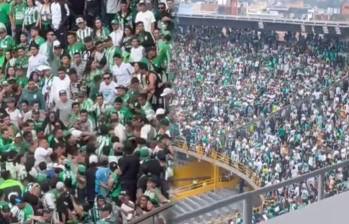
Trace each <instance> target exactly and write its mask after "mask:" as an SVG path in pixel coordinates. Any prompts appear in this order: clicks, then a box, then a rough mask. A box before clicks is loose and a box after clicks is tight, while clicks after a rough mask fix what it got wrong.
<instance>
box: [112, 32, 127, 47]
mask: <svg viewBox="0 0 349 224" xmlns="http://www.w3.org/2000/svg"><path fill="white" fill-rule="evenodd" d="M123 35H124V32H123V31H122V29H118V30H115V31H113V32H111V33H110V34H109V36H110V38H111V39H112V41H113V45H114V46H115V47H120V45H121V41H122V37H123Z"/></svg>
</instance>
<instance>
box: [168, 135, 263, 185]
mask: <svg viewBox="0 0 349 224" xmlns="http://www.w3.org/2000/svg"><path fill="white" fill-rule="evenodd" d="M174 145H175V146H176V147H175V150H176V151H177V152H181V153H185V154H187V155H191V156H194V157H196V158H198V159H200V160H205V161H207V162H210V163H215V165H217V166H219V167H221V168H224V169H226V170H229V171H231V172H232V173H234V174H236V175H237V176H239V177H240V178H242V179H244V180H245V181H246V182H247V183H248V184H249V185H250V186H251V187H252V188H253V189H258V188H259V187H261V186H262V181H261V180H260V178H259V177H258V175H257V174H256V173H255V172H254V171H253V170H252V169H250V168H249V167H247V166H246V165H244V164H243V163H240V162H235V161H232V160H231V159H230V158H229V156H227V155H223V154H221V153H218V152H217V151H216V150H214V149H212V150H211V151H210V153H208V154H206V153H205V151H204V149H203V147H202V146H201V145H197V146H195V150H194V149H193V150H189V148H188V145H187V144H186V142H185V141H184V140H183V139H177V140H176V141H174Z"/></svg>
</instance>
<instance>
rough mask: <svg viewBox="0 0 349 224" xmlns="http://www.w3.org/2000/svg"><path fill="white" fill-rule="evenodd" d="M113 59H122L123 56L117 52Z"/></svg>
mask: <svg viewBox="0 0 349 224" xmlns="http://www.w3.org/2000/svg"><path fill="white" fill-rule="evenodd" d="M113 58H122V55H121V54H120V53H118V52H116V53H115V54H114V56H113Z"/></svg>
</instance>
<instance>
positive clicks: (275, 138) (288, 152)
mask: <svg viewBox="0 0 349 224" xmlns="http://www.w3.org/2000/svg"><path fill="white" fill-rule="evenodd" d="M177 37H178V39H177V40H176V43H175V44H176V48H175V49H174V55H175V56H176V58H177V63H178V64H181V65H182V67H181V68H180V69H181V71H180V72H178V77H177V81H176V92H177V94H178V98H177V99H176V100H177V101H176V102H175V103H176V105H178V107H177V108H182V109H181V110H179V111H178V113H179V115H180V126H181V132H182V134H183V136H184V137H185V138H186V141H187V143H188V145H189V147H190V148H195V146H196V145H202V146H203V148H204V149H205V152H206V153H210V151H211V150H212V149H215V150H217V151H218V152H220V153H222V154H225V155H228V156H229V157H230V159H231V160H232V161H235V162H241V163H243V164H245V165H246V166H248V167H249V168H251V169H252V170H254V171H255V172H256V174H257V175H258V176H259V177H260V178H261V180H262V185H272V184H275V183H278V182H280V181H283V180H286V179H289V178H292V177H296V176H298V175H301V174H304V173H307V172H309V171H312V170H315V169H318V168H320V167H324V166H328V165H331V164H335V163H338V162H340V161H343V160H346V159H347V157H348V151H347V149H348V147H349V138H348V131H349V129H348V119H349V117H348V113H349V99H348V86H349V83H348V76H347V75H348V74H347V66H346V62H347V59H346V53H347V52H348V45H347V43H345V42H341V41H340V40H339V39H338V38H336V37H330V36H320V35H316V34H308V35H299V34H297V35H296V34H294V33H286V34H285V35H284V36H283V37H282V36H281V35H278V34H277V33H275V32H267V31H265V32H258V31H256V30H236V29H234V30H232V29H226V28H224V29H222V28H217V27H205V26H188V27H182V29H181V32H179V34H178V36H177ZM193 111H194V112H193ZM326 178H327V179H326V183H327V187H326V191H327V193H328V194H332V193H333V192H338V191H341V190H343V189H345V188H346V185H347V184H346V181H347V180H348V171H347V170H346V169H341V170H338V171H337V172H334V173H330V174H328V175H327V177H326ZM316 181H317V180H310V181H308V182H306V183H302V184H301V185H294V186H291V187H287V188H284V189H280V190H279V191H277V192H272V193H271V194H270V195H266V198H267V199H270V200H271V201H273V202H274V203H271V205H270V206H269V205H268V206H267V205H266V207H265V209H263V210H262V211H260V212H258V213H256V216H255V218H256V220H257V221H258V220H259V221H260V220H263V219H264V220H265V219H267V218H269V217H271V216H273V215H275V214H280V212H281V211H284V210H290V209H295V208H297V207H300V206H303V205H305V204H307V203H309V202H311V201H313V200H316V198H317V193H316V191H317V185H316ZM314 186H315V187H314ZM291 207H292V208H291ZM257 221H256V222H257ZM237 222H238V223H239V221H237ZM240 222H241V218H240Z"/></svg>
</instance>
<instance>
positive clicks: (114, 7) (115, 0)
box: [106, 0, 121, 14]
mask: <svg viewBox="0 0 349 224" xmlns="http://www.w3.org/2000/svg"><path fill="white" fill-rule="evenodd" d="M120 3H121V0H107V2H106V6H107V7H106V8H107V13H108V14H115V13H117V12H118V11H119V10H120Z"/></svg>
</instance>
